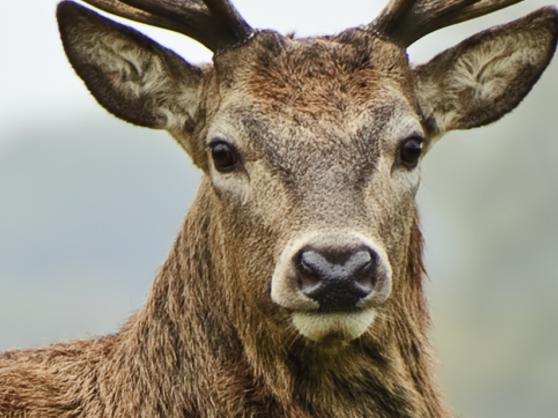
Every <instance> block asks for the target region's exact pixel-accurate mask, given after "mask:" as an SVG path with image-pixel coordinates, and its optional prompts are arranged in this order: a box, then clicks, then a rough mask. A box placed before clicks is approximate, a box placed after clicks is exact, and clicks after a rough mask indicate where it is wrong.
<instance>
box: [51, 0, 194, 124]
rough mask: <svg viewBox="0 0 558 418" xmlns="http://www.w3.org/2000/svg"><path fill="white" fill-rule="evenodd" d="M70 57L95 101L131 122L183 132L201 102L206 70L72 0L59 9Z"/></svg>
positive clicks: (59, 19) (62, 34) (62, 32)
mask: <svg viewBox="0 0 558 418" xmlns="http://www.w3.org/2000/svg"><path fill="white" fill-rule="evenodd" d="M57 19H58V25H59V28H60V34H61V38H62V43H63V44H64V49H65V51H66V55H67V56H68V59H69V60H70V62H71V64H72V66H73V67H74V69H75V71H76V72H77V74H78V75H79V76H80V77H81V78H82V80H83V81H84V82H85V84H86V86H87V88H88V89H89V90H90V92H91V93H92V94H93V96H95V98H96V99H97V101H98V102H99V103H100V104H101V105H102V106H103V107H104V108H105V109H107V110H108V111H109V112H111V113H113V114H114V115H115V116H117V117H119V118H121V119H124V120H126V121H128V122H131V123H134V124H136V125H140V126H146V127H150V128H158V129H168V130H179V129H181V126H184V125H185V124H191V123H192V120H191V119H192V118H193V117H194V115H195V113H196V109H197V106H198V101H199V96H200V92H199V90H200V88H201V84H202V78H203V75H202V70H201V69H200V68H198V67H196V66H193V65H191V64H189V63H187V62H186V61H184V60H183V59H182V58H181V57H179V56H178V55H176V54H175V53H174V52H172V51H171V50H169V49H167V48H164V47H162V46H160V45H159V44H157V43H156V42H155V41H153V40H151V39H149V38H148V37H146V36H144V35H142V34H141V33H139V32H137V31H136V30H134V29H132V28H130V27H127V26H124V25H121V24H118V23H116V22H114V21H112V20H109V19H106V18H104V17H102V16H100V15H99V14H97V13H95V12H93V11H91V10H90V9H87V8H85V7H82V6H80V5H78V4H76V3H73V2H71V1H64V2H62V3H60V4H59V6H58V9H57Z"/></svg>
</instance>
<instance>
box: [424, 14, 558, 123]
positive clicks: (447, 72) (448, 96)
mask: <svg viewBox="0 0 558 418" xmlns="http://www.w3.org/2000/svg"><path fill="white" fill-rule="evenodd" d="M557 36H558V11H557V10H556V9H555V8H553V7H546V8H542V9H540V10H538V11H536V12H534V13H531V14H530V15H528V16H525V17H523V18H521V19H518V20H516V21H513V22H511V23H508V24H506V25H502V26H497V27H494V28H491V29H489V30H487V31H484V32H480V33H478V34H476V35H474V36H472V37H470V38H468V39H466V40H465V41H463V42H461V43H460V44H458V45H457V46H455V47H453V48H450V49H447V50H446V51H444V52H442V53H441V54H439V55H438V56H436V57H435V58H433V59H432V60H431V61H430V62H428V63H427V64H424V65H421V66H418V67H416V68H415V74H416V80H417V95H418V99H419V103H420V106H421V108H422V111H423V113H424V116H425V119H427V120H429V121H431V122H432V128H433V130H434V131H435V132H434V133H435V134H442V133H444V132H446V131H449V130H452V129H469V128H474V127H478V126H482V125H486V124H488V123H491V122H494V121H496V120H498V119H500V118H501V117H502V116H503V115H505V114H506V113H508V112H510V111H511V110H513V109H514V108H515V107H516V106H517V105H518V104H519V103H520V102H521V100H522V99H523V98H524V97H525V96H526V95H527V93H529V91H530V90H531V88H532V87H533V85H534V84H535V83H536V82H537V80H538V79H539V77H540V76H541V74H542V73H543V71H544V70H545V68H546V67H547V66H548V64H549V63H550V60H551V59H552V56H553V55H554V51H555V49H556V43H557Z"/></svg>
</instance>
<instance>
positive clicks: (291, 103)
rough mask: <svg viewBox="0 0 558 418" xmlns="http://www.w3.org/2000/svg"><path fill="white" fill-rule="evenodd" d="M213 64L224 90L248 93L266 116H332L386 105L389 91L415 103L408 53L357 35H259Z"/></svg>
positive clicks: (217, 58) (382, 41)
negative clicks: (272, 113) (274, 113)
mask: <svg viewBox="0 0 558 418" xmlns="http://www.w3.org/2000/svg"><path fill="white" fill-rule="evenodd" d="M215 63H216V70H217V73H218V75H219V76H220V79H221V80H223V83H222V84H226V87H224V89H225V90H227V87H228V89H229V90H230V91H234V92H235V93H238V92H240V91H242V92H244V93H245V94H247V95H249V96H250V97H251V98H252V100H253V101H254V102H257V103H258V105H259V107H260V108H261V109H262V110H263V111H268V112H269V111H274V112H276V113H277V112H279V113H283V114H289V113H302V114H305V115H308V116H312V117H324V116H326V117H330V118H331V117H332V116H336V115H341V114H342V113H343V111H345V110H347V109H351V108H353V109H354V108H357V107H369V106H371V105H374V104H375V103H384V102H385V98H384V97H383V93H385V92H386V91H388V90H392V91H397V92H398V93H399V94H400V95H402V96H403V97H405V98H406V99H407V100H408V101H409V102H410V103H413V102H414V101H415V99H414V92H413V88H412V86H413V80H412V74H411V71H410V67H409V64H408V61H407V56H406V53H405V51H404V50H403V49H402V48H400V47H399V46H397V45H395V44H393V43H390V42H388V41H385V40H383V39H381V38H378V37H374V36H370V35H369V34H360V33H359V32H358V31H353V32H350V33H349V34H347V35H343V36H342V35H340V36H337V37H321V38H303V39H291V38H289V37H283V36H281V35H279V34H277V33H275V32H269V31H265V32H260V33H259V34H257V35H256V36H254V38H253V39H251V40H250V41H249V42H248V43H247V44H245V45H243V46H241V47H239V48H238V49H236V50H232V51H228V52H226V53H224V54H222V55H220V56H217V57H216V58H215ZM222 88H223V87H222Z"/></svg>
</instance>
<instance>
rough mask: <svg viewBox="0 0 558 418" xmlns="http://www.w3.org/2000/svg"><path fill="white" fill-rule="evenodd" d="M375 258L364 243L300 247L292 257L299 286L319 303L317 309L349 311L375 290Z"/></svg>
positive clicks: (374, 254) (376, 257) (376, 258)
mask: <svg viewBox="0 0 558 418" xmlns="http://www.w3.org/2000/svg"><path fill="white" fill-rule="evenodd" d="M377 260H378V256H377V254H376V253H375V252H374V251H373V250H372V249H370V248H368V247H365V246H361V247H357V248H343V249H334V248H329V249H327V250H323V249H322V250H317V249H315V248H312V247H306V248H303V249H302V250H301V251H300V252H299V253H298V254H297V256H296V260H295V262H296V268H297V272H298V285H299V288H300V290H301V291H302V293H304V294H305V295H306V296H308V297H309V298H311V299H314V300H315V301H317V302H319V304H320V311H325V312H335V311H346V310H352V309H354V308H355V306H356V304H357V302H358V301H359V300H361V299H362V298H365V297H366V296H368V295H369V294H370V293H371V292H372V290H374V286H375V284H376V272H377V264H378V263H377Z"/></svg>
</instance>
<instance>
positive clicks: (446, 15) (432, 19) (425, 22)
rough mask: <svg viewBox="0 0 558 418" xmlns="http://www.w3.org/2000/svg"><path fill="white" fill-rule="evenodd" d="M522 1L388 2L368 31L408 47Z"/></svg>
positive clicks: (453, 0)
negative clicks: (430, 36)
mask: <svg viewBox="0 0 558 418" xmlns="http://www.w3.org/2000/svg"><path fill="white" fill-rule="evenodd" d="M520 1H522V0H391V2H390V3H389V4H388V6H387V7H386V8H385V9H384V11H383V12H382V13H381V14H380V16H379V17H378V18H377V19H376V20H375V21H374V22H372V23H371V24H370V29H371V30H374V31H377V32H380V33H383V34H385V35H387V36H388V37H390V38H391V39H393V40H395V41H397V42H399V43H401V44H403V45H404V46H409V45H411V44H412V43H413V42H415V41H417V40H418V39H420V38H422V37H423V36H425V35H427V34H429V33H431V32H434V31H436V30H438V29H441V28H443V27H445V26H450V25H454V24H456V23H460V22H464V21H465V20H469V19H473V18H475V17H479V16H482V15H485V14H488V13H491V12H493V11H496V10H499V9H503V8H505V7H508V6H511V5H512V4H515V3H519V2H520Z"/></svg>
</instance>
